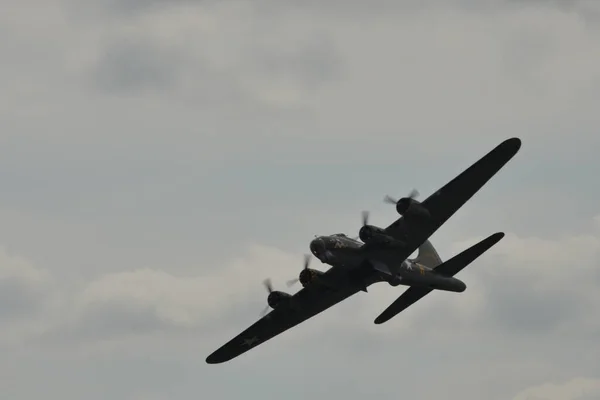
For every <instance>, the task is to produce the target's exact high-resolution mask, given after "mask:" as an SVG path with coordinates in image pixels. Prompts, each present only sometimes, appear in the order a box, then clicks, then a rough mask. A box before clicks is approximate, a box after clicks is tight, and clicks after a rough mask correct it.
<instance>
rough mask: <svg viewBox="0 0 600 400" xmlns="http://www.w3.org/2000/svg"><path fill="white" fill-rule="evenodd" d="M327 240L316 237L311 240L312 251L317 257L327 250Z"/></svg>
mask: <svg viewBox="0 0 600 400" xmlns="http://www.w3.org/2000/svg"><path fill="white" fill-rule="evenodd" d="M325 250H326V249H325V242H324V241H323V239H322V238H316V239H314V240H313V241H311V242H310V251H311V252H312V253H313V254H314V255H315V256H317V257H319V255H320V254H323V253H324V252H325Z"/></svg>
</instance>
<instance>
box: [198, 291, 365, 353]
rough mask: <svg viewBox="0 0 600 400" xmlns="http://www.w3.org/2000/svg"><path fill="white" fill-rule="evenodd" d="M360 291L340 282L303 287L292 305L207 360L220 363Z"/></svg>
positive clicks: (268, 316)
mask: <svg viewBox="0 0 600 400" xmlns="http://www.w3.org/2000/svg"><path fill="white" fill-rule="evenodd" d="M360 290H361V288H360V287H358V286H354V285H350V284H348V285H341V286H339V287H337V288H331V287H325V286H315V287H309V288H304V289H301V290H300V291H299V292H298V293H296V294H295V295H294V296H292V297H291V298H290V303H289V305H285V306H281V307H278V308H276V309H275V310H273V311H271V312H270V313H269V314H267V315H265V316H264V317H263V318H261V319H260V320H258V321H257V322H255V323H254V324H253V325H252V326H250V327H249V328H248V329H246V330H245V331H243V332H242V333H240V334H239V335H237V336H236V337H234V338H233V339H231V340H230V341H229V342H228V343H226V344H224V345H223V346H222V347H221V348H219V349H218V350H216V351H215V352H214V353H212V354H211V355H209V356H208V357H207V358H206V362H207V363H208V364H218V363H223V362H226V361H229V360H231V359H233V358H235V357H237V356H239V355H241V354H243V353H245V352H247V351H248V350H250V349H252V348H254V347H256V346H258V345H260V344H261V343H264V342H266V341H267V340H269V339H271V338H273V337H275V336H277V335H279V334H281V333H283V332H285V331H286V330H288V329H290V328H292V327H294V326H296V325H298V324H299V323H301V322H303V321H305V320H307V319H309V318H311V317H313V316H315V315H317V314H319V313H321V312H323V311H325V310H326V309H328V308H329V307H331V306H333V305H335V304H337V303H339V302H340V301H342V300H344V299H346V298H348V297H350V296H352V295H354V294H355V293H357V292H358V291H360Z"/></svg>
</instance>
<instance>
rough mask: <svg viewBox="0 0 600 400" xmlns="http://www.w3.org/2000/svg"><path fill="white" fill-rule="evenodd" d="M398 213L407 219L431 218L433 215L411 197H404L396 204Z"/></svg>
mask: <svg viewBox="0 0 600 400" xmlns="http://www.w3.org/2000/svg"><path fill="white" fill-rule="evenodd" d="M396 211H397V212H398V214H400V215H402V216H407V217H409V218H410V217H417V218H429V217H430V216H431V215H430V214H429V210H427V209H426V208H425V207H423V206H422V205H421V203H420V202H418V201H417V200H415V199H411V198H410V197H403V198H401V199H400V200H398V202H397V203H396Z"/></svg>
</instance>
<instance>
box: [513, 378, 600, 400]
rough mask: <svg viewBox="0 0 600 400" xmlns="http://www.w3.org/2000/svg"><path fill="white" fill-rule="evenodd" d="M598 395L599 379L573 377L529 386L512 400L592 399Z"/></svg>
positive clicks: (599, 390) (599, 394)
mask: <svg viewBox="0 0 600 400" xmlns="http://www.w3.org/2000/svg"><path fill="white" fill-rule="evenodd" d="M598 397H600V379H591V378H573V379H571V380H569V381H567V382H564V383H560V384H557V383H545V384H543V385H540V386H535V387H531V388H529V389H527V390H524V391H523V392H521V393H519V394H518V395H517V396H515V397H514V399H513V400H592V399H597V398H598Z"/></svg>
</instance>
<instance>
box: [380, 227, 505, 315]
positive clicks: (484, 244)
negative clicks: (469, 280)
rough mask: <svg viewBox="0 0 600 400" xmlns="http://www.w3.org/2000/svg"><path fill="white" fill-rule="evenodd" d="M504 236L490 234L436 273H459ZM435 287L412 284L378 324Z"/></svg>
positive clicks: (448, 274)
mask: <svg viewBox="0 0 600 400" xmlns="http://www.w3.org/2000/svg"><path fill="white" fill-rule="evenodd" d="M503 237H504V233H503V232H497V233H494V234H493V235H490V236H488V237H487V238H485V239H483V240H482V241H480V242H479V243H477V244H475V245H473V246H471V247H469V248H468V249H466V250H464V251H462V252H461V253H460V254H457V255H456V256H454V257H452V258H451V259H449V260H448V261H446V262H445V263H442V264H440V265H439V266H438V267H437V268H436V269H435V271H436V273H438V274H442V275H446V276H454V275H456V274H457V273H459V272H460V271H461V270H462V269H463V268H465V267H466V266H467V265H469V264H471V263H472V262H473V261H475V259H477V258H478V257H479V256H480V255H482V254H483V253H485V252H486V251H488V250H489V249H490V248H491V247H492V246H493V245H495V244H496V243H498V242H499V241H500V240H501V239H502V238H503ZM432 290H433V289H429V288H422V287H417V286H412V287H410V288H409V289H407V290H406V291H405V292H404V293H402V294H401V295H400V297H398V298H397V299H396V301H394V302H393V303H392V304H390V306H389V307H388V308H386V309H385V310H384V311H383V312H382V313H381V314H380V315H379V316H378V317H377V318H375V323H376V324H382V323H384V322H386V321H388V320H389V319H391V318H393V317H394V316H396V315H397V314H398V313H400V312H402V311H404V310H405V309H407V308H408V307H410V306H411V305H413V304H414V303H416V302H417V301H418V300H420V299H422V298H423V297H425V296H426V295H427V294H428V293H429V292H431V291H432Z"/></svg>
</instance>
